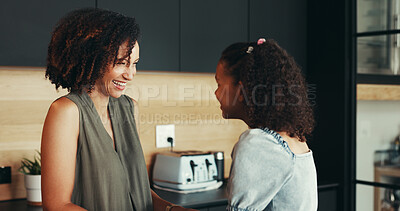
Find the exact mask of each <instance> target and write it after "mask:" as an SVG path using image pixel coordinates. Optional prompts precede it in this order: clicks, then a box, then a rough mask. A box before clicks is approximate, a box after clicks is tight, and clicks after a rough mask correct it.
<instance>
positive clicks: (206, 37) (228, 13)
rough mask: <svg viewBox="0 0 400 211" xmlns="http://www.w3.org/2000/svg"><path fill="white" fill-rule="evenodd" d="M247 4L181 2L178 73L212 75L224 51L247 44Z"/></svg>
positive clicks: (240, 1)
mask: <svg viewBox="0 0 400 211" xmlns="http://www.w3.org/2000/svg"><path fill="white" fill-rule="evenodd" d="M247 18H248V10H247V1H243V0H218V1H215V0H204V1H196V0H185V1H181V18H180V25H181V32H180V36H181V43H180V61H181V68H180V69H181V71H182V72H215V69H216V66H217V63H218V59H219V58H220V56H221V53H222V51H223V50H224V48H226V47H228V45H230V44H232V43H234V42H245V41H247V23H248V19H247Z"/></svg>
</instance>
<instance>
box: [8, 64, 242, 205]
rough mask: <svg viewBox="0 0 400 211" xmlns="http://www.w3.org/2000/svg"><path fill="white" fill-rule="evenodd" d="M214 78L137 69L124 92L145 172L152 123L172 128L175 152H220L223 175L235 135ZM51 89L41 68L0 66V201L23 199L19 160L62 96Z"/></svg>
mask: <svg viewBox="0 0 400 211" xmlns="http://www.w3.org/2000/svg"><path fill="white" fill-rule="evenodd" d="M215 88H216V83H215V79H214V74H211V73H203V74H195V73H161V72H145V73H142V72H140V71H138V74H137V75H136V77H135V78H134V80H133V81H132V82H131V83H130V84H129V85H128V86H127V89H126V94H128V95H129V96H131V97H133V98H134V99H136V100H137V101H138V103H139V106H138V107H139V109H138V110H139V113H138V122H139V124H138V129H139V136H140V139H141V143H142V146H143V151H144V155H145V159H146V164H147V166H148V169H149V170H150V171H151V165H152V162H153V158H154V155H155V154H156V153H157V152H160V151H165V150H168V149H165V148H164V149H157V148H156V147H155V125H158V124H175V127H176V129H175V133H176V135H175V138H176V147H174V149H175V150H204V151H208V150H220V151H224V152H225V177H227V176H228V174H229V166H230V163H231V158H230V152H231V150H232V147H233V145H234V143H235V142H236V141H237V139H238V137H239V135H240V134H241V132H243V131H244V130H246V129H247V127H246V125H245V124H244V123H242V122H241V121H239V120H224V119H222V117H221V111H220V109H219V103H218V101H217V100H216V98H215V95H214V90H215ZM66 93H67V92H66V91H65V90H61V89H60V91H59V92H57V91H55V88H54V86H53V85H52V84H51V83H50V82H49V81H48V80H45V78H44V69H43V68H15V67H13V68H7V67H0V166H12V183H11V184H0V200H8V199H15V198H25V194H26V193H25V189H24V186H23V176H22V174H20V173H19V172H18V171H17V169H18V167H19V164H20V160H21V159H22V158H23V157H28V158H31V157H32V156H33V154H34V150H35V149H39V148H40V139H41V130H42V126H43V122H44V119H45V116H46V113H47V110H48V108H49V106H50V104H51V102H52V101H53V100H54V99H56V98H57V97H59V96H62V95H64V94H66Z"/></svg>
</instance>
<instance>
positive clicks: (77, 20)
mask: <svg viewBox="0 0 400 211" xmlns="http://www.w3.org/2000/svg"><path fill="white" fill-rule="evenodd" d="M139 31H140V30H139V26H138V24H137V23H136V21H135V18H131V17H127V16H124V15H121V14H119V13H116V12H112V11H107V10H102V9H94V8H85V9H79V10H75V11H72V12H70V13H68V14H67V15H66V16H64V17H63V18H61V19H60V21H59V22H58V23H57V25H56V26H55V29H54V31H53V33H52V38H51V41H50V44H49V47H48V56H47V69H46V78H49V79H50V81H51V83H53V84H55V86H56V89H58V88H59V87H60V86H61V87H62V88H66V89H68V91H74V92H75V91H77V92H81V91H82V90H83V89H86V90H87V91H89V92H90V91H92V90H93V88H94V84H95V82H96V80H98V79H100V78H102V77H103V75H104V73H105V72H106V71H108V66H109V65H110V64H113V65H115V64H116V62H117V60H119V59H128V61H129V60H130V57H129V56H130V53H131V51H132V48H133V47H134V45H135V43H136V41H137V39H138V37H139ZM125 42H126V43H127V48H126V52H125V56H124V57H123V58H117V57H118V50H119V47H120V46H121V45H122V44H123V43H125Z"/></svg>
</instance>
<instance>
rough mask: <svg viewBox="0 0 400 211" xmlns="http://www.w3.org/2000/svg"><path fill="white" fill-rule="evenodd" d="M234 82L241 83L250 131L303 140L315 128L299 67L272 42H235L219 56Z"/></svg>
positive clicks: (305, 86)
mask: <svg viewBox="0 0 400 211" xmlns="http://www.w3.org/2000/svg"><path fill="white" fill-rule="evenodd" d="M220 62H223V65H224V66H225V69H226V72H227V73H228V75H231V76H232V77H233V79H234V83H236V84H238V83H239V82H241V83H242V87H241V88H242V94H243V96H244V100H245V103H246V105H245V108H246V114H247V115H248V118H249V122H247V124H249V127H250V128H264V127H267V128H269V129H272V130H275V131H284V132H287V133H288V135H289V136H291V137H298V138H299V139H300V140H301V141H305V140H306V136H310V135H311V133H312V131H313V129H314V124H315V122H314V115H313V110H312V107H311V105H310V102H309V100H308V97H307V85H306V82H305V79H304V77H303V75H302V73H301V70H300V68H299V66H298V65H297V64H296V62H295V61H294V59H293V57H291V56H290V55H289V54H288V53H287V52H286V51H285V50H284V49H283V48H281V47H280V46H279V45H278V44H277V43H276V42H275V41H274V40H271V39H268V40H266V41H265V42H264V43H262V44H260V45H257V43H255V42H251V43H235V44H232V45H230V46H229V47H227V48H226V49H225V50H224V51H223V53H222V56H221V59H220Z"/></svg>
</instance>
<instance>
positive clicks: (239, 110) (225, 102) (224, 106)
mask: <svg viewBox="0 0 400 211" xmlns="http://www.w3.org/2000/svg"><path fill="white" fill-rule="evenodd" d="M215 80H216V81H217V84H218V88H217V90H215V96H216V97H217V99H218V101H219V103H220V104H221V107H220V108H221V110H222V116H223V117H224V118H225V119H243V117H244V116H243V115H244V113H245V112H244V104H243V96H242V94H241V86H242V85H241V83H240V82H239V83H235V81H234V79H233V77H232V76H230V75H228V74H227V73H226V71H225V63H224V62H223V61H222V62H221V61H220V62H218V65H217V71H216V73H215Z"/></svg>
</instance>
